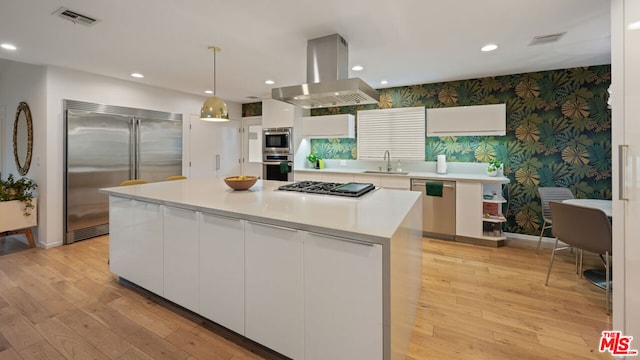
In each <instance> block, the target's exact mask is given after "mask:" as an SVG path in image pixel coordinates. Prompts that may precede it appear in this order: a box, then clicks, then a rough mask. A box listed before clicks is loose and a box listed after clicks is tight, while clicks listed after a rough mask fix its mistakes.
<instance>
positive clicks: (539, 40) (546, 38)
mask: <svg viewBox="0 0 640 360" xmlns="http://www.w3.org/2000/svg"><path fill="white" fill-rule="evenodd" d="M564 34H566V32H562V33H557V34H550V35H539V36H534V37H533V39H531V42H530V43H529V46H534V45H542V44H548V43H552V42H556V41H558V40H560V38H561V37H563V36H564Z"/></svg>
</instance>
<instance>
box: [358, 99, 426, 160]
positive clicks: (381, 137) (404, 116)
mask: <svg viewBox="0 0 640 360" xmlns="http://www.w3.org/2000/svg"><path fill="white" fill-rule="evenodd" d="M424 134H425V108H424V107H409V108H394V109H378V110H362V111H358V160H373V159H375V160H379V159H380V158H382V157H383V156H384V152H385V151H386V150H389V152H390V153H391V156H393V158H394V159H401V160H422V161H424V141H425V136H424Z"/></svg>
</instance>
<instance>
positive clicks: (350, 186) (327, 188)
mask: <svg viewBox="0 0 640 360" xmlns="http://www.w3.org/2000/svg"><path fill="white" fill-rule="evenodd" d="M373 189H375V186H374V185H373V184H369V183H355V182H350V183H346V184H345V183H334V182H322V181H299V182H296V183H292V184H287V185H282V186H280V187H279V188H278V190H284V191H297V192H304V193H312V194H326V195H336V196H349V197H358V196H362V195H364V194H366V193H368V192H369V191H371V190H373Z"/></svg>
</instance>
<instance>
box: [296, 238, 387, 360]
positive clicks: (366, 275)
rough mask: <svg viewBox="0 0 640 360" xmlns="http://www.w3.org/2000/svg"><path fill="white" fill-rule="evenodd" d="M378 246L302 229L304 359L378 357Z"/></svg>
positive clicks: (379, 265)
mask: <svg viewBox="0 0 640 360" xmlns="http://www.w3.org/2000/svg"><path fill="white" fill-rule="evenodd" d="M381 294H382V246H381V245H374V244H366V243H359V242H354V241H352V240H348V239H342V238H335V237H331V236H327V235H321V234H315V233H304V352H305V354H304V355H305V356H304V358H305V359H307V360H315V359H336V360H339V359H382V358H383V356H382V354H383V349H382V343H383V341H382V296H381Z"/></svg>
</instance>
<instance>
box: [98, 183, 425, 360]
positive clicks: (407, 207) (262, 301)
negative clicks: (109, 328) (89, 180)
mask: <svg viewBox="0 0 640 360" xmlns="http://www.w3.org/2000/svg"><path fill="white" fill-rule="evenodd" d="M283 184H284V183H283V182H278V181H260V180H259V181H258V182H257V183H256V184H255V185H254V186H253V187H252V188H251V189H249V191H234V190H231V189H230V188H228V187H227V186H226V185H225V184H224V182H223V180H222V179H216V178H200V179H188V180H179V181H168V182H160V183H151V184H144V185H134V186H127V187H115V188H108V189H102V190H101V191H102V192H103V193H106V194H108V195H109V199H110V200H109V203H110V209H109V216H110V269H111V271H112V272H114V273H115V274H117V275H119V276H120V277H121V278H123V279H126V280H128V281H131V282H133V283H135V284H137V285H139V286H141V287H142V288H145V289H147V290H149V291H152V292H154V293H156V294H157V295H160V296H162V297H164V298H167V299H168V300H171V301H173V302H175V303H176V304H178V305H181V306H183V307H185V308H187V309H189V310H191V311H193V312H195V313H198V314H200V315H202V316H204V317H205V318H208V319H210V320H212V321H214V322H216V323H218V324H220V325H222V326H225V327H227V328H229V329H231V330H233V331H235V332H236V333H238V334H241V335H243V336H246V337H247V338H249V339H252V340H254V341H256V342H257V343H260V344H262V345H264V346H266V347H268V348H271V349H273V350H275V351H277V352H279V353H282V354H283V355H286V356H288V357H290V358H293V359H384V360H388V359H404V358H405V356H406V353H407V348H408V344H409V340H410V337H411V332H412V328H413V320H414V316H415V311H416V307H417V302H418V296H419V294H420V289H421V275H422V206H421V204H420V194H419V193H416V192H408V191H398V190H388V189H376V190H374V191H371V192H369V193H367V194H365V195H364V196H362V197H360V198H343V197H331V196H327V195H318V194H302V193H297V192H286V191H277V190H276V189H277V187H278V186H280V185H283Z"/></svg>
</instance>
